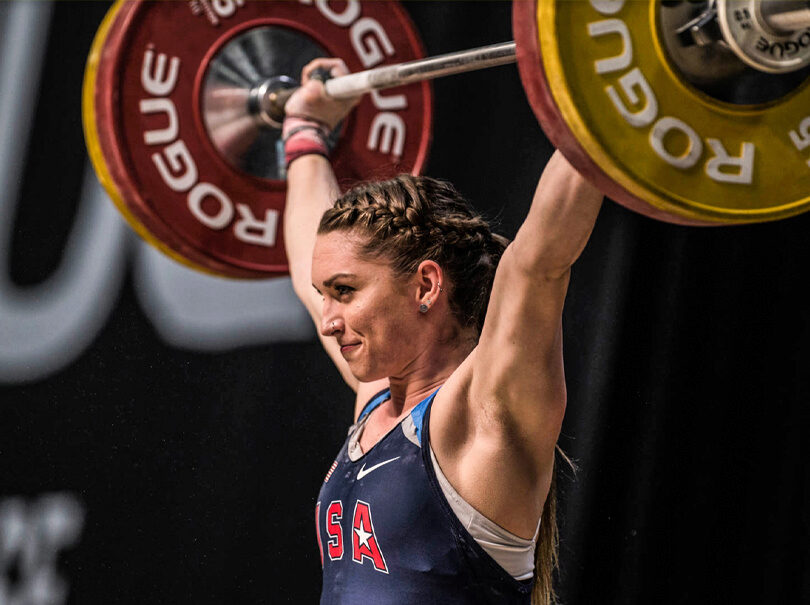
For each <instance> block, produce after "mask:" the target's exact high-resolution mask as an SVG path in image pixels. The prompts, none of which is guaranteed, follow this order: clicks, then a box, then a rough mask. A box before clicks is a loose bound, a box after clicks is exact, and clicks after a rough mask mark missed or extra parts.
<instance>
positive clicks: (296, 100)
mask: <svg viewBox="0 0 810 605" xmlns="http://www.w3.org/2000/svg"><path fill="white" fill-rule="evenodd" d="M315 70H323V71H326V72H328V73H329V74H330V75H331V76H332V77H338V76H344V75H346V74H348V73H349V69H348V67H346V64H345V63H344V62H343V59H315V60H313V61H310V62H309V63H307V64H306V65H305V66H304V69H303V70H301V88H299V89H298V90H297V91H295V92H294V93H293V95H292V96H291V97H290V98H289V100H288V101H287V104H286V105H285V106H284V111H285V113H286V114H287V115H290V116H298V117H303V118H311V119H313V120H317V121H319V122H323V123H324V124H326V125H327V126H329V128H330V129H332V130H334V129H335V127H336V126H337V125H338V123H339V122H340V121H341V120H342V119H343V118H345V117H346V116H347V115H349V112H350V111H351V110H352V108H353V107H354V106H355V105H357V103H359V102H360V98H361V97H360V96H357V97H352V98H351V99H333V98H332V97H330V96H328V95H327V94H326V90H325V88H324V85H323V82H321V81H320V80H318V79H317V78H313V77H312V74H313V73H314V72H315Z"/></svg>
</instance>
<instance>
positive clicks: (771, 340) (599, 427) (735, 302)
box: [0, 2, 810, 605]
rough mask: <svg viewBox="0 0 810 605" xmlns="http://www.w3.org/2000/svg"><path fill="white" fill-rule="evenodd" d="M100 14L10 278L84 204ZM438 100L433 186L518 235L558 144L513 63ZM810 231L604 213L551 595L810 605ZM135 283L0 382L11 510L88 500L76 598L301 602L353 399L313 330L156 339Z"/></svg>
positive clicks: (591, 261) (571, 346)
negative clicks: (280, 336) (87, 103)
mask: <svg viewBox="0 0 810 605" xmlns="http://www.w3.org/2000/svg"><path fill="white" fill-rule="evenodd" d="M108 6H109V5H108V4H107V3H104V2H89V3H80V2H59V3H56V5H55V8H54V13H53V17H52V20H51V32H50V38H49V39H50V42H49V46H48V48H47V51H46V53H47V54H46V62H45V68H44V69H45V72H44V76H45V78H46V81H47V82H48V83H49V85H48V86H43V87H42V89H41V92H40V97H39V101H38V104H37V107H36V121H35V126H34V130H33V131H32V135H31V142H30V146H29V148H28V152H27V155H26V158H25V161H26V169H25V172H24V182H23V188H22V194H21V198H20V199H21V203H20V204H19V207H18V208H17V215H16V219H15V223H14V228H13V229H14V231H13V233H14V237H13V240H12V243H13V245H12V250H11V255H10V259H11V262H10V266H9V267H7V268H5V270H7V271H8V274H9V277H10V279H11V280H12V281H13V282H14V283H15V284H17V285H18V286H20V287H25V286H33V285H35V284H37V283H39V282H40V281H42V280H44V279H45V278H47V277H48V275H49V274H50V273H51V272H52V271H53V270H54V269H55V267H56V266H57V265H58V263H59V261H60V258H61V255H62V252H63V248H64V245H65V241H66V238H67V234H68V232H69V229H70V226H71V222H72V220H73V215H74V213H75V211H76V203H75V201H74V198H75V197H76V196H77V195H78V191H79V187H80V181H81V174H82V172H83V170H84V166H85V162H86V157H85V151H84V150H85V148H84V141H83V137H82V132H81V117H80V116H81V102H80V87H81V77H82V73H83V69H84V62H85V59H86V55H87V52H88V50H89V47H90V43H91V40H92V36H93V34H94V32H95V29H96V28H97V26H98V24H99V23H100V21H101V18H102V17H103V15H104V13H105V11H106V10H107V8H108ZM406 8H407V10H408V11H409V12H410V14H411V16H412V17H413V19H414V22H415V24H416V27H417V29H418V31H419V32H420V34H421V36H422V39H423V41H424V44H425V47H426V50H427V52H428V53H429V54H438V53H443V52H449V51H452V50H459V49H464V48H469V47H473V46H478V45H482V44H489V43H494V42H501V41H505V40H509V39H511V38H512V34H511V6H510V4H509V3H506V2H498V3H483V2H474V3H463V2H448V3H444V2H441V3H440V2H415V3H406ZM434 93H435V106H434V110H435V130H434V138H433V145H432V151H431V155H430V160H429V162H428V164H427V168H426V171H425V172H426V173H427V174H430V175H433V176H440V177H443V178H447V179H449V180H451V181H452V182H454V183H455V184H456V185H457V186H458V188H459V189H460V190H461V191H462V192H463V193H464V194H466V195H467V196H468V197H469V198H470V199H471V200H472V201H473V203H474V204H475V205H476V206H477V207H478V208H480V209H482V210H484V211H485V212H486V213H487V214H488V215H489V216H490V217H493V218H497V219H498V220H499V222H500V230H501V231H502V232H503V233H504V234H506V235H510V236H511V235H514V232H515V230H516V229H517V226H518V225H519V224H520V221H521V219H522V217H523V216H524V214H525V212H526V210H527V204H528V201H529V200H530V198H531V193H532V191H533V189H534V186H535V183H536V179H537V177H538V176H539V174H540V171H541V169H542V167H543V166H544V164H545V162H546V161H547V160H548V157H549V156H550V154H551V151H552V148H551V146H550V144H549V143H548V141H547V140H546V139H545V137H544V136H543V134H542V131H541V130H540V128H539V126H538V125H537V122H536V120H535V119H534V116H533V114H532V112H531V109H530V108H529V106H528V104H527V102H526V101H525V97H524V95H523V91H522V88H521V85H520V81H519V77H518V72H517V69H516V68H515V67H511V66H509V67H500V68H495V69H491V70H488V71H486V72H480V73H474V74H468V75H464V76H457V77H453V78H448V79H444V80H439V81H436V82H435V83H434ZM0 94H3V95H6V94H13V91H8V90H4V91H0ZM785 178H802V179H805V180H808V175H807V174H805V175H786V176H785ZM44 213H47V216H48V217H49V218H48V220H47V221H43V220H41V218H42V216H43V214H44ZM809 229H810V215H802V216H799V217H796V218H791V219H789V220H785V221H780V222H776V223H769V224H761V225H754V226H745V227H734V228H702V229H701V228H686V227H678V226H673V225H669V224H664V223H660V222H655V221H653V220H650V219H647V218H645V217H642V216H640V215H638V214H634V213H632V212H629V211H627V210H625V209H623V208H622V207H620V206H618V205H616V204H613V203H611V202H608V203H606V204H605V206H604V208H603V210H602V213H601V216H600V217H599V220H598V222H597V225H596V229H595V232H594V234H593V237H592V239H591V242H590V243H589V245H588V247H587V249H586V250H585V253H584V254H583V256H582V258H581V259H580V260H579V261H578V263H577V265H576V266H575V269H574V272H573V277H572V281H571V287H570V291H569V295H568V300H567V304H566V309H565V316H564V327H565V357H566V371H567V379H568V388H569V407H568V413H567V417H566V421H565V424H564V427H563V436H562V438H561V445H562V447H563V448H564V449H565V450H566V451H567V452H568V453H569V454H570V455H571V456H572V457H573V458H574V459H575V461H576V463H577V466H578V471H577V472H576V473H573V472H571V471H568V470H565V469H563V473H562V482H561V511H562V512H561V519H560V523H561V538H562V541H561V555H562V561H561V563H562V574H561V582H560V592H561V595H562V597H563V600H564V602H565V603H567V604H569V605H584V604H592V603H673V604H675V603H687V602H689V603H748V602H751V603H774V604H776V603H785V604H796V603H808V602H810V554H808V543H809V541H808V531H809V530H810V500H808V496H807V490H808V487H810V471H809V470H808V469H809V468H810V467H809V466H808V462H807V458H808V446H807V445H806V439H805V438H806V437H807V436H808V435H810V422H808V420H809V419H808V416H809V414H808V403H809V402H810V401H809V400H810V381H808V368H807V366H808V362H809V361H810V348H808V342H807V340H808V321H809V320H810V305H809V304H808V301H807V298H806V292H807V282H808V277H810V254H808V247H809V246H808V235H807V234H808V230H809ZM124 284H125V285H124V286H123V288H122V290H121V292H120V297H119V299H118V301H117V303H116V306H115V310H114V312H113V313H112V315H111V317H110V319H109V321H108V322H107V323H106V325H105V327H104V328H103V330H102V331H101V332H100V333H99V335H98V336H97V337H96V338H95V340H94V341H93V343H92V345H91V346H89V348H87V349H86V350H85V352H84V353H83V354H82V355H81V356H80V357H79V358H78V359H77V360H76V361H75V362H73V363H71V364H70V365H68V366H67V367H64V368H63V369H61V370H60V371H58V372H57V373H55V374H53V375H51V376H50V377H47V378H45V379H41V380H38V381H36V382H27V383H14V382H7V383H5V384H0V498H3V497H6V496H9V497H10V496H22V497H24V498H26V499H27V501H33V500H34V499H36V498H37V497H38V496H39V495H40V494H43V493H50V492H69V493H72V494H74V495H75V496H76V497H77V498H78V500H79V501H80V502H81V503H82V504H83V506H84V510H85V521H84V529H83V533H82V535H81V537H80V539H79V540H78V542H77V543H76V544H75V545H74V546H72V547H70V548H68V549H66V550H64V551H63V552H62V553H61V554H60V555H59V559H58V569H59V573H60V575H61V576H63V578H64V579H65V580H66V581H67V583H68V585H69V596H68V599H67V602H69V603H76V604H78V603H82V604H84V603H121V604H125V603H133V604H135V603H169V602H173V603H192V602H193V603H313V602H316V601H317V597H318V594H319V590H320V577H319V571H320V570H319V560H318V548H317V546H316V543H315V535H314V527H313V516H314V515H313V511H314V502H315V496H316V494H317V491H318V487H319V485H320V482H321V480H322V478H323V475H324V472H325V471H326V470H327V469H328V467H329V465H330V463H331V461H332V459H333V456H334V454H335V452H336V451H337V449H338V448H339V446H340V444H341V443H342V441H343V438H344V437H345V427H346V426H347V425H348V423H350V421H351V402H352V396H351V393H350V392H349V390H348V389H347V388H346V387H345V386H343V383H342V382H341V380H340V378H339V376H338V375H337V372H336V371H335V370H334V369H333V368H332V367H331V365H330V363H329V362H328V360H327V358H326V357H325V355H323V354H322V352H321V349H320V346H319V344H318V343H317V342H316V340H315V339H314V336H313V338H312V339H311V340H310V341H308V342H303V343H287V344H285V343H272V344H270V343H268V344H266V345H263V346H251V347H243V348H240V349H237V350H234V351H230V352H226V353H218V354H217V353H199V352H190V351H187V350H180V349H178V348H175V347H172V346H169V345H167V344H165V343H164V341H163V340H162V339H161V338H160V336H159V334H158V333H157V332H156V330H155V329H154V327H153V326H152V324H151V323H150V322H149V321H148V320H147V318H146V317H145V316H144V312H143V311H142V310H141V308H140V306H139V304H138V302H137V300H136V297H135V292H134V288H135V286H134V285H133V281H132V280H131V279H130V276H127V278H126V279H125V280H124ZM0 337H2V335H0ZM6 573H7V580H8V581H9V582H11V584H12V585H13V584H14V581H15V578H16V577H17V571H16V570H15V569H14V566H13V565H12V566H11V567H8V568H7V572H6ZM0 600H2V596H0Z"/></svg>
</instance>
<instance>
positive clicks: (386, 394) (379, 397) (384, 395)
mask: <svg viewBox="0 0 810 605" xmlns="http://www.w3.org/2000/svg"><path fill="white" fill-rule="evenodd" d="M390 397H391V389H383V390H382V391H380V392H379V393H377V394H376V395H374V396H373V397H372V398H371V399H370V400H369V402H368V403H367V404H366V406H365V407H364V408H363V411H362V412H360V416H358V417H357V422H358V423H359V422H360V421H361V420H362V419H363V418H365V417H366V416H368V415H369V414H371V412H373V411H374V410H375V409H376V408H377V407H378V406H379V405H380V404H381V403H382V402H383V401H387V400H388V399H389V398H390ZM355 424H356V423H355Z"/></svg>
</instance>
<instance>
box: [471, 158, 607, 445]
mask: <svg viewBox="0 0 810 605" xmlns="http://www.w3.org/2000/svg"><path fill="white" fill-rule="evenodd" d="M602 198H603V195H602V193H601V192H600V191H599V190H597V189H596V188H595V187H594V186H593V185H591V184H590V183H589V182H587V181H586V180H585V179H584V178H583V177H582V176H581V175H580V174H579V172H577V171H576V170H575V169H574V168H573V167H572V166H571V165H570V164H569V163H568V161H567V160H566V159H565V158H564V157H563V156H562V154H561V153H560V152H559V151H557V152H555V154H554V155H553V156H552V157H551V159H550V161H549V162H548V164H547V166H546V168H545V170H544V171H543V174H542V176H541V178H540V182H539V183H538V186H537V190H536V191H535V194H534V199H533V201H532V205H531V208H530V210H529V214H528V216H527V217H526V220H525V221H524V222H523V225H522V226H521V227H520V229H519V231H518V233H517V236H516V237H515V240H514V241H513V242H512V243H511V244H510V246H509V247H508V248H507V249H506V251H505V252H504V254H503V257H502V258H501V261H500V263H499V265H498V269H497V272H496V274H495V282H494V284H493V287H492V294H491V296H490V301H489V307H488V309H487V316H486V320H485V322H484V328H483V330H482V332H481V338H480V340H479V344H478V347H477V348H476V351H475V354H474V357H473V359H472V360H471V361H472V364H473V371H472V378H471V382H470V387H471V388H470V404H471V411H473V412H475V410H481V411H482V417H483V418H486V419H497V421H498V422H503V423H506V425H507V426H506V428H508V429H509V431H510V433H513V434H512V435H511V436H512V437H513V438H516V439H522V440H526V441H527V445H528V446H532V447H533V449H534V450H535V451H538V453H539V454H540V456H541V457H543V454H542V452H543V451H545V452H547V453H548V452H553V449H554V444H555V443H556V441H557V437H558V435H559V429H560V425H561V423H562V416H563V413H564V411H565V401H566V395H565V376H564V372H563V360H562V310H563V303H564V300H565V295H566V291H567V289H568V281H569V276H570V271H571V265H573V263H574V261H576V259H577V258H578V257H579V255H580V254H581V252H582V250H583V249H584V247H585V244H586V243H587V241H588V238H589V237H590V234H591V231H592V230H593V226H594V223H595V221H596V217H597V215H598V213H599V209H600V207H601V205H602Z"/></svg>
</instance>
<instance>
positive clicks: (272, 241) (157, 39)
mask: <svg viewBox="0 0 810 605" xmlns="http://www.w3.org/2000/svg"><path fill="white" fill-rule="evenodd" d="M513 17H514V19H513V21H514V33H515V42H514V43H511V42H510V43H505V44H498V45H493V46H489V47H483V48H479V49H472V50H469V51H463V52H461V53H453V54H450V55H443V56H441V57H432V58H427V59H426V58H424V57H423V55H422V50H421V48H422V45H421V43H420V41H419V39H418V36H417V34H416V32H415V30H414V28H413V25H412V24H411V22H410V20H409V19H408V17H407V15H406V14H405V12H404V11H403V10H402V8H401V7H400V6H399V5H398V4H396V3H393V2H369V3H365V4H361V3H360V2H358V1H357V0H350V1H349V2H347V3H345V4H344V3H341V4H340V6H339V7H332V6H331V5H330V4H329V2H328V1H325V0H316V1H315V2H313V0H301V1H300V2H255V3H254V2H246V1H245V0H192V1H191V2H183V3H181V2H146V1H143V0H134V1H127V2H124V1H121V2H119V3H117V4H116V5H115V6H113V8H112V9H111V10H110V12H109V13H108V15H107V17H106V18H105V20H104V22H103V23H102V26H101V28H100V29H99V32H98V34H97V36H96V39H95V41H94V44H93V48H92V50H91V53H90V57H89V60H88V66H87V70H86V74H85V87H84V104H83V113H84V122H85V133H86V139H87V143H88V149H89V152H90V155H91V158H92V160H93V163H94V166H95V168H96V171H97V173H98V175H99V178H100V180H101V181H102V183H103V184H104V185H105V187H106V188H107V190H108V192H109V193H110V195H111V197H112V199H113V201H115V202H116V204H117V206H118V207H119V209H120V210H121V211H122V212H123V213H124V215H125V216H126V217H127V218H128V219H129V221H130V223H131V224H132V225H133V226H134V227H135V229H136V230H137V231H138V232H139V233H140V234H141V235H142V236H144V237H145V238H146V239H147V240H148V241H150V242H152V243H153V244H155V245H157V246H158V247H159V248H160V249H162V250H163V251H165V252H166V253H168V254H169V255H171V256H172V257H174V258H175V259H178V260H180V261H181V262H184V263H186V264H188V265H191V266H193V267H195V268H198V269H201V270H204V271H207V272H211V273H215V274H219V275H225V276H230V277H247V278H256V277H267V276H269V275H279V274H284V273H286V271H287V264H286V258H285V255H284V251H283V250H284V249H283V242H282V241H281V237H282V235H281V233H280V229H279V223H280V214H281V212H282V211H283V205H284V197H285V183H284V171H283V165H282V164H281V159H282V158H283V150H282V149H281V147H280V146H281V142H280V136H279V135H280V131H279V128H278V127H279V126H280V121H281V119H282V118H283V106H284V102H285V101H286V99H287V98H288V97H289V95H290V93H291V91H292V90H294V88H295V86H296V82H295V79H294V78H295V76H297V74H299V73H300V71H301V68H302V67H303V66H304V65H305V64H306V63H308V62H309V61H310V60H311V59H313V58H315V57H318V56H328V55H334V56H339V57H341V58H343V59H344V60H345V61H346V63H347V65H348V66H349V68H350V70H351V71H352V72H354V73H352V74H350V75H348V76H343V77H338V78H334V79H331V80H329V81H327V82H326V84H325V85H326V90H327V92H328V93H329V94H331V95H333V96H336V97H344V96H355V95H357V94H360V93H370V94H367V95H365V96H364V97H363V99H362V101H361V103H360V104H359V105H358V106H357V108H356V109H355V110H354V111H353V112H352V114H351V115H350V116H349V117H348V118H347V119H346V120H345V122H344V123H343V124H342V125H341V132H340V140H339V141H338V144H337V147H336V149H335V152H334V155H333V158H332V159H333V165H334V168H335V172H336V174H337V175H338V178H339V180H340V181H342V182H347V181H352V180H358V179H363V178H367V177H369V176H375V177H379V176H381V175H385V174H393V173H396V172H413V173H418V172H420V171H421V169H422V168H423V166H424V162H425V159H426V156H427V150H428V144H429V138H430V129H431V122H432V96H431V90H430V87H429V86H428V84H427V81H426V80H428V79H430V78H435V77H439V76H443V75H449V74H452V73H460V72H463V71H469V70H472V69H481V68H484V67H490V66H493V65H501V64H504V63H509V62H514V61H515V60H517V63H518V67H519V70H520V75H521V79H522V81H523V84H524V87H525V89H526V93H527V96H528V98H529V101H530V104H531V106H532V108H533V109H534V111H535V113H536V115H537V116H538V119H539V120H540V123H541V125H542V126H543V129H544V130H545V132H546V134H547V135H548V137H549V138H550V139H551V140H552V142H553V143H554V144H555V145H556V146H557V147H558V148H559V149H561V151H562V152H563V153H564V154H565V155H566V156H567V157H568V158H569V160H570V161H571V162H572V163H573V164H574V165H575V166H576V167H577V168H578V169H579V170H580V171H581V172H582V173H583V174H585V175H586V176H587V177H589V178H590V179H592V180H593V181H594V182H595V183H596V184H597V185H598V186H600V187H601V188H602V189H603V191H604V192H605V193H606V194H607V195H608V196H610V197H611V198H612V199H614V200H616V201H617V202H619V203H621V204H623V205H625V206H627V207H629V208H632V209H634V210H637V211H639V212H641V213H643V214H645V215H647V216H651V217H654V218H658V219H662V220H665V221H669V222H675V223H682V224H696V225H708V224H715V225H716V224H733V223H747V222H758V221H766V220H775V219H779V218H783V217H787V216H791V215H794V214H798V213H800V212H803V211H805V210H807V209H808V207H810V109H808V108H810V85H809V83H810V80H808V72H810V67H808V66H809V65H810V1H808V0H766V1H761V0H705V1H703V2H694V1H688V2H687V1H684V2H672V1H667V2H657V1H655V0H634V1H629V2H628V1H625V0H589V1H585V0H580V1H570V0H536V1H534V2H530V1H525V0H524V1H521V0H518V1H516V2H515V3H514V4H513ZM390 87H397V88H396V90H394V91H390V92H388V93H385V94H383V93H382V92H380V91H382V90H384V89H387V88H390Z"/></svg>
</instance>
